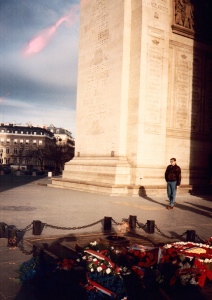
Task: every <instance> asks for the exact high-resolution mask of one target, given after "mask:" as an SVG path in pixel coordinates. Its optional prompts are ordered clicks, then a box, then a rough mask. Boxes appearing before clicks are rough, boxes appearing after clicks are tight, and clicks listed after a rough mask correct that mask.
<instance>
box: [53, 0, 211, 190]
mask: <svg viewBox="0 0 212 300" xmlns="http://www.w3.org/2000/svg"><path fill="white" fill-rule="evenodd" d="M200 2H201V1H200ZM200 2H198V1H197V2H195V5H196V7H195V9H196V11H199V12H201V13H203V12H204V13H207V9H204V7H202V4H201V3H200ZM200 8H201V10H200ZM191 9H192V11H193V9H194V7H193V4H192V3H191V2H190V1H187V2H185V1H180V2H179V1H177V0H175V1H172V0H151V1H150V0H115V1H114V0H90V1H88V0H81V20H80V24H81V25H80V43H79V63H78V66H79V67H78V91H77V116H76V148H75V157H74V159H73V160H71V161H70V162H68V163H66V165H65V169H64V172H63V176H62V179H61V180H60V179H53V180H52V185H53V186H55V187H56V186H57V187H65V188H71V189H78V190H84V191H91V192H98V193H107V194H111V195H115V194H122V195H147V194H150V192H153V193H156V194H157V193H158V192H159V191H162V192H163V193H164V195H165V194H166V189H165V187H166V184H165V180H164V172H165V168H166V166H167V164H168V163H169V159H170V158H171V157H176V158H177V161H178V162H179V165H180V166H181V167H182V171H183V180H182V186H183V185H187V186H188V187H189V188H190V186H189V185H191V184H193V183H195V184H204V182H205V181H204V172H205V170H206V168H207V157H208V155H209V154H210V151H211V141H209V139H208V138H209V133H211V131H212V129H211V128H212V127H211V126H210V124H211V123H210V121H209V115H210V113H209V112H210V111H211V91H210V86H211V85H210V83H211V46H207V45H206V43H205V42H197V41H196V40H195V38H196V35H197V34H196V32H197V33H201V30H202V32H204V38H206V37H207V36H208V35H207V34H205V31H204V30H203V29H202V27H201V26H200V25H199V24H200V21H201V20H202V18H201V17H200V18H199V21H198V20H197V22H196V20H195V19H194V16H197V17H198V14H197V13H196V14H193V13H192V11H191ZM208 15H209V17H210V14H208ZM192 18H193V19H192ZM209 19H210V18H209ZM196 24H197V25H198V26H200V27H201V28H200V30H197V31H196V32H195V30H196V27H197V25H196ZM207 24H208V22H207ZM198 38H201V36H198ZM207 74H208V75H207ZM207 120H208V121H207ZM202 148H203V149H204V150H202ZM202 151H203V152H202ZM201 153H202V154H203V156H204V157H205V158H204V159H202V158H201ZM194 178H196V179H195V180H194Z"/></svg>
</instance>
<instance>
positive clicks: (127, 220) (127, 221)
mask: <svg viewBox="0 0 212 300" xmlns="http://www.w3.org/2000/svg"><path fill="white" fill-rule="evenodd" d="M111 220H112V221H113V223H114V224H115V225H123V224H124V223H129V219H126V221H122V222H120V223H118V222H116V221H115V220H114V219H113V218H112V219H111Z"/></svg>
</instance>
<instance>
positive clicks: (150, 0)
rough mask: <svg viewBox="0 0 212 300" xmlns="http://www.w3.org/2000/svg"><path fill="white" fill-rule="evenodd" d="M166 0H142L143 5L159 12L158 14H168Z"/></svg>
mask: <svg viewBox="0 0 212 300" xmlns="http://www.w3.org/2000/svg"><path fill="white" fill-rule="evenodd" d="M167 2H168V1H167V0H143V5H145V6H148V7H150V8H154V9H157V10H159V11H160V12H163V13H166V14H168V13H169V8H168V3H167Z"/></svg>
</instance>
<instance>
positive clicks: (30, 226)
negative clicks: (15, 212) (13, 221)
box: [15, 222, 33, 232]
mask: <svg viewBox="0 0 212 300" xmlns="http://www.w3.org/2000/svg"><path fill="white" fill-rule="evenodd" d="M32 225H33V222H32V223H31V224H29V225H27V226H26V227H25V228H24V229H18V228H16V227H15V229H16V231H17V232H23V231H29V230H30V229H32Z"/></svg>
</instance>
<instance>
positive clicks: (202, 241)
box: [195, 234, 205, 244]
mask: <svg viewBox="0 0 212 300" xmlns="http://www.w3.org/2000/svg"><path fill="white" fill-rule="evenodd" d="M195 237H196V238H197V239H198V240H199V241H200V242H201V243H204V244H205V241H204V240H203V239H201V238H200V237H199V236H198V235H197V234H195Z"/></svg>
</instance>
